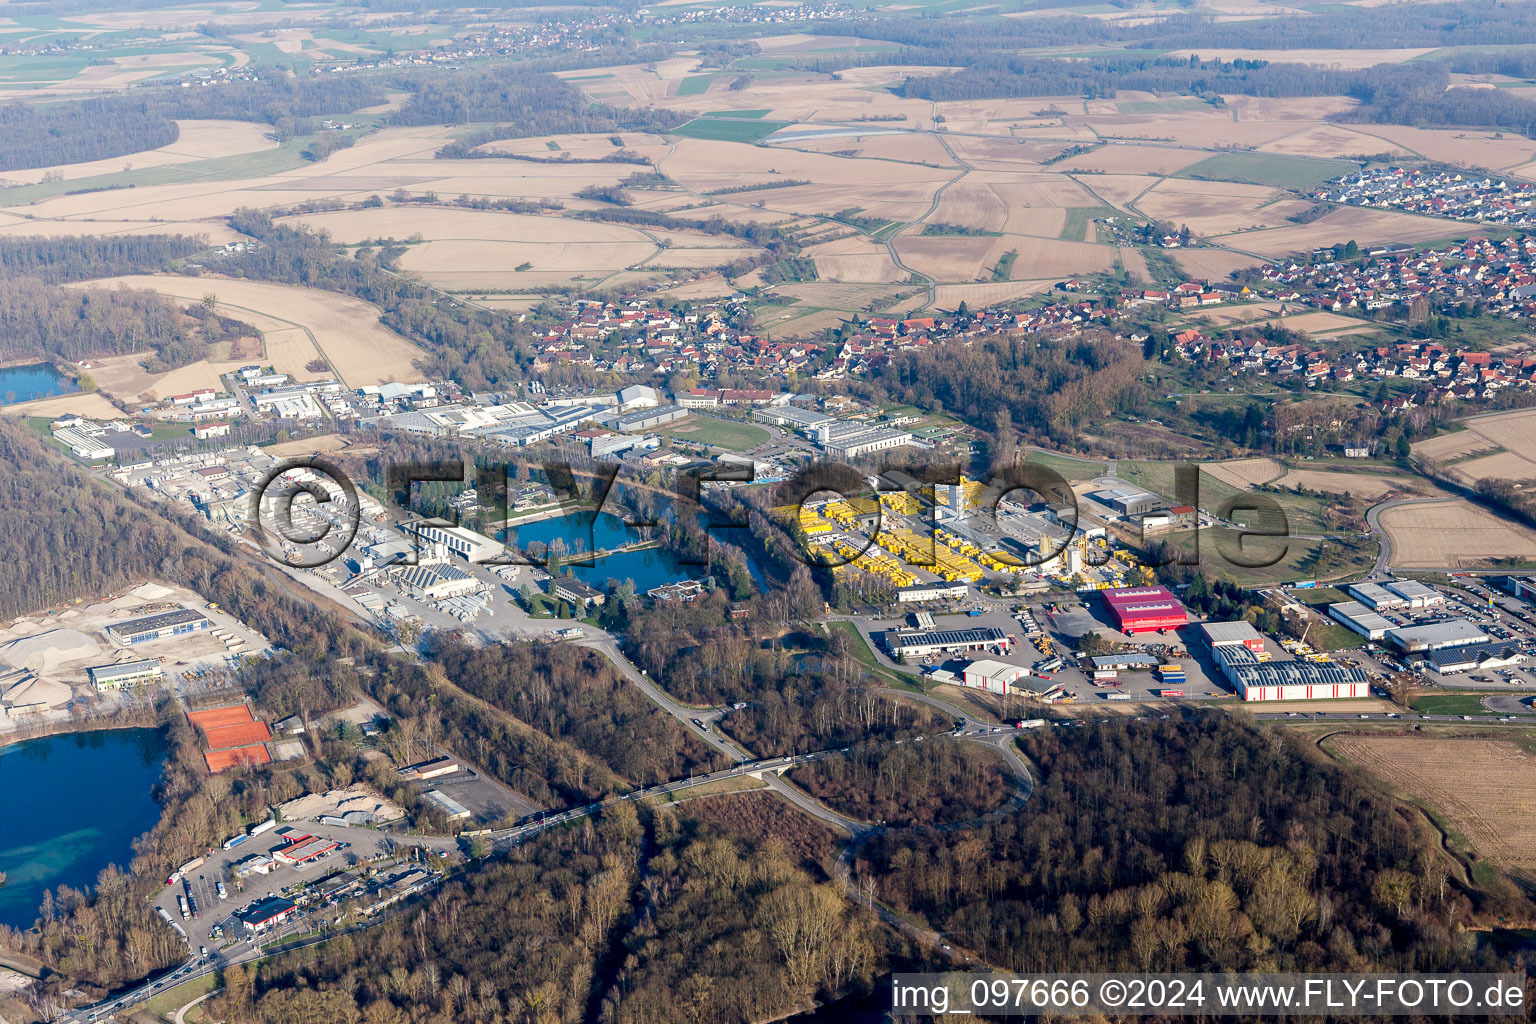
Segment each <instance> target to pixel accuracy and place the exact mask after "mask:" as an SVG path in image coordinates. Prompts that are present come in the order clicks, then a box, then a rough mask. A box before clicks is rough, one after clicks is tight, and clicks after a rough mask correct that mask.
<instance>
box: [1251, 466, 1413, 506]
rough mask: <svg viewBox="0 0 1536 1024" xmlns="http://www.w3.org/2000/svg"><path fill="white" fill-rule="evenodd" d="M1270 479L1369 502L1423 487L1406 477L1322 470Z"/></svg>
mask: <svg viewBox="0 0 1536 1024" xmlns="http://www.w3.org/2000/svg"><path fill="white" fill-rule="evenodd" d="M1270 482H1271V483H1273V484H1275V485H1276V486H1277V487H1285V488H1292V487H1302V488H1305V489H1306V490H1309V491H1320V492H1323V493H1327V494H1339V495H1344V494H1348V495H1352V496H1354V497H1357V498H1364V499H1366V500H1367V501H1377V500H1379V499H1381V498H1383V497H1385V496H1387V495H1388V494H1392V493H1394V492H1405V493H1412V492H1414V491H1415V489H1416V487H1417V486H1421V485H1420V484H1416V482H1415V480H1413V479H1412V478H1410V477H1406V476H1400V475H1393V474H1378V473H1361V472H1349V473H1345V472H1338V471H1333V470H1323V469H1292V470H1288V471H1287V472H1286V474H1285V475H1284V476H1282V477H1281V478H1280V479H1278V480H1272V481H1270Z"/></svg>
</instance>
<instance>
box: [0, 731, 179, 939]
mask: <svg viewBox="0 0 1536 1024" xmlns="http://www.w3.org/2000/svg"><path fill="white" fill-rule="evenodd" d="M164 763H165V740H164V737H162V736H161V734H160V730H158V729H112V730H106V731H99V732H83V733H70V734H66V735H62V736H48V737H44V738H42V739H36V740H24V741H22V742H21V743H14V744H12V745H10V746H8V747H0V822H4V823H5V830H4V832H3V833H0V871H4V872H5V874H6V882H5V885H4V886H3V887H0V923H3V924H8V925H11V926H13V927H16V928H30V927H31V926H32V924H33V922H35V921H36V920H37V910H38V907H39V905H40V904H41V903H42V901H43V891H44V890H45V889H55V890H56V889H57V888H58V887H59V886H61V885H68V886H71V887H74V888H80V887H83V886H87V885H92V884H94V883H95V881H96V876H97V874H99V873H100V872H101V869H102V868H104V867H106V866H107V865H108V864H116V865H118V866H119V867H121V868H123V869H124V870H125V871H126V870H127V868H128V864H129V862H130V861H131V860H132V859H133V841H134V839H136V838H138V837H139V836H140V835H142V834H143V833H145V832H148V831H149V830H150V829H151V828H153V827H154V825H155V822H157V821H159V820H160V805H159V804H157V803H156V802H155V799H154V797H152V796H151V795H150V790H151V789H153V787H154V785H155V783H156V782H157V781H158V780H159V778H160V770H161V768H162V766H163V765H164Z"/></svg>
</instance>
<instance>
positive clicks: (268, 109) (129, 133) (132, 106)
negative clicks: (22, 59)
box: [0, 75, 384, 171]
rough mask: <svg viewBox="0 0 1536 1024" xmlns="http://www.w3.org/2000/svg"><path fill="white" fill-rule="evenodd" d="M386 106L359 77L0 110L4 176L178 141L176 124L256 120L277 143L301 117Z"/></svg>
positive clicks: (155, 90)
mask: <svg viewBox="0 0 1536 1024" xmlns="http://www.w3.org/2000/svg"><path fill="white" fill-rule="evenodd" d="M383 101H384V92H383V90H382V89H381V88H380V86H379V83H378V80H377V79H372V78H365V77H363V76H360V75H348V76H345V77H337V76H327V77H326V78H325V79H323V80H322V79H318V78H310V79H306V78H284V77H280V76H272V77H268V78H264V79H262V80H261V81H259V82H231V83H226V84H225V85H223V86H221V87H219V88H217V89H179V88H176V87H175V86H170V85H167V86H157V87H149V88H144V89H136V90H134V92H133V94H132V95H131V96H117V97H102V98H91V99H82V100H67V101H64V102H53V103H35V104H34V103H21V102H12V103H8V104H5V105H3V106H0V137H4V138H5V140H6V144H5V146H4V147H3V148H0V171H17V170H26V169H28V168H33V167H52V166H53V165H55V164H69V163H79V162H82V161H87V160H105V159H109V158H112V157H119V156H126V155H128V154H129V153H140V152H143V151H144V150H148V149H158V148H160V147H161V146H168V145H170V144H171V143H173V142H175V141H176V139H177V137H178V135H179V131H178V129H177V127H176V119H178V118H179V119H183V120H205V119H219V120H230V121H255V122H257V123H261V124H270V125H272V126H273V128H274V130H275V133H276V135H277V137H278V138H279V140H281V139H284V138H288V137H290V136H292V135H294V134H296V133H298V129H299V128H300V127H304V126H300V125H298V124H296V121H297V119H302V118H311V117H317V116H320V115H323V114H346V113H351V112H352V111H354V110H358V109H360V108H362V107H366V106H371V105H373V104H375V103H382V102H383Z"/></svg>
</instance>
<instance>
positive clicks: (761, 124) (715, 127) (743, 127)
mask: <svg viewBox="0 0 1536 1024" xmlns="http://www.w3.org/2000/svg"><path fill="white" fill-rule="evenodd" d="M788 127H789V122H788V121H727V120H726V119H725V118H723V117H696V118H694V119H693V120H692V121H689V122H688V123H687V124H685V125H683V126H682V127H680V128H674V129H672V134H673V135H681V136H682V137H683V138H685V139H710V140H713V141H716V142H758V141H760V140H762V139H766V138H767V137H768V136H770V135H772V134H773V133H774V132H776V131H778V130H779V129H780V128H788Z"/></svg>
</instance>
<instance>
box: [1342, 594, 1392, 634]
mask: <svg viewBox="0 0 1536 1024" xmlns="http://www.w3.org/2000/svg"><path fill="white" fill-rule="evenodd" d="M1350 590H1351V592H1353V591H1354V588H1353V587H1351V588H1350ZM1328 617H1329V618H1331V619H1333V620H1334V621H1335V622H1337V623H1339V624H1341V625H1343V626H1346V627H1348V628H1349V629H1352V630H1354V631H1355V632H1356V633H1359V634H1360V635H1361V636H1363V637H1365V638H1366V639H1367V640H1380V639H1381V638H1382V637H1384V636H1386V635H1387V631H1388V630H1389V629H1391V628H1392V623H1390V622H1388V621H1387V620H1386V619H1384V618H1382V617H1381V616H1380V615H1377V614H1376V613H1375V612H1373V611H1371V610H1370V609H1369V608H1367V607H1366V606H1365V605H1364V604H1363V603H1361V602H1359V601H1339V602H1337V603H1336V604H1331V605H1329V606H1328Z"/></svg>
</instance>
